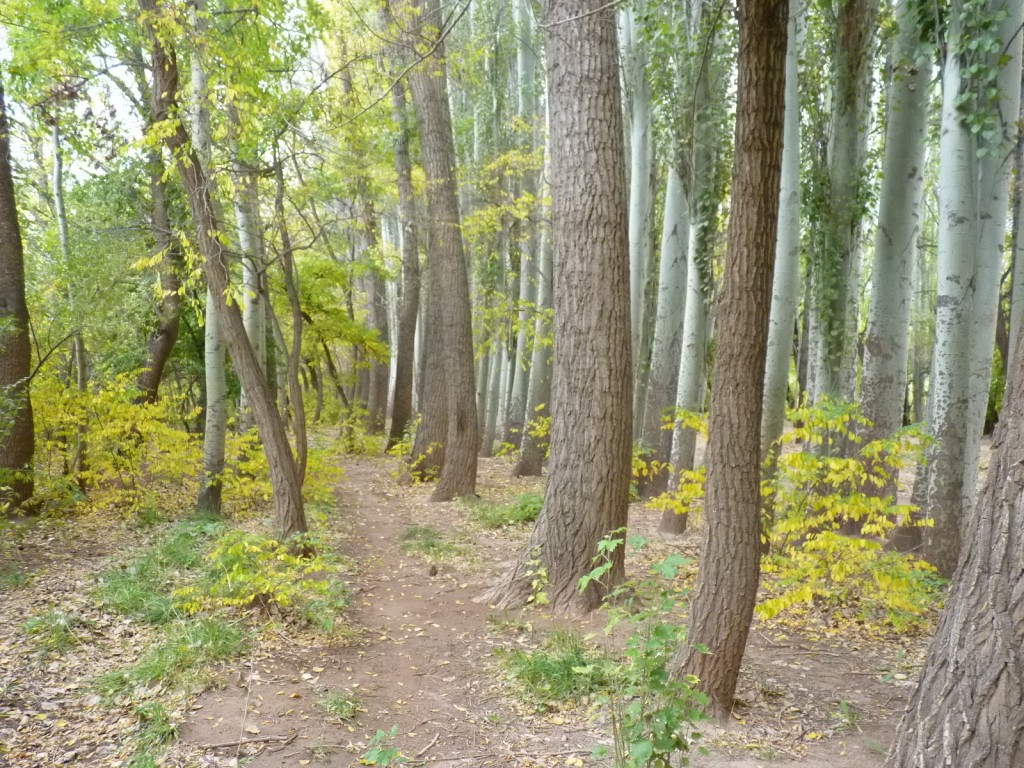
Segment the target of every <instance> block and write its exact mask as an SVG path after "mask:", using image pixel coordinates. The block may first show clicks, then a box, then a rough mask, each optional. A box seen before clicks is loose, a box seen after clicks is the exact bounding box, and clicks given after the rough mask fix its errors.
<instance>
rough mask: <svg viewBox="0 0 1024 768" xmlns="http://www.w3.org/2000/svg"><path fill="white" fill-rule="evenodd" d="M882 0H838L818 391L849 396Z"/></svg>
mask: <svg viewBox="0 0 1024 768" xmlns="http://www.w3.org/2000/svg"><path fill="white" fill-rule="evenodd" d="M877 16H878V0H848V1H847V2H842V3H839V7H838V18H837V20H836V30H835V33H836V43H835V47H836V62H835V68H836V74H835V79H834V82H833V88H832V105H833V106H832V125H831V136H830V139H829V146H828V164H829V184H830V188H829V198H828V201H827V206H828V212H827V216H826V218H825V221H824V226H825V227H826V228H827V229H826V232H825V236H824V243H823V245H824V248H823V249H822V251H821V252H820V254H819V255H818V262H817V264H816V271H815V281H816V282H815V292H816V302H815V309H816V310H817V312H818V314H819V317H818V318H817V319H818V320H819V322H818V324H817V325H818V333H820V334H821V337H820V338H821V344H822V349H821V350H820V353H819V355H818V356H817V363H818V367H817V370H816V371H815V377H814V378H815V393H816V395H817V396H821V395H827V396H829V397H831V398H833V399H837V400H838V399H843V397H844V396H848V395H850V394H851V393H852V391H853V390H852V387H854V386H855V384H856V377H857V369H856V366H855V365H854V366H853V367H852V369H851V366H850V360H851V359H855V357H854V355H855V348H856V344H857V339H856V328H857V321H856V312H857V308H858V306H859V293H858V292H859V274H860V270H859V265H860V253H859V251H860V242H859V233H860V225H861V221H862V219H863V215H864V214H863V210H864V204H863V199H862V198H863V192H862V189H863V178H862V177H863V169H864V160H865V153H866V150H867V134H868V130H867V128H868V126H867V124H868V121H869V119H870V111H869V106H870V103H871V74H872V66H871V52H872V49H873V46H874V30H875V26H876V19H877Z"/></svg>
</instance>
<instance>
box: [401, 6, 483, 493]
mask: <svg viewBox="0 0 1024 768" xmlns="http://www.w3.org/2000/svg"><path fill="white" fill-rule="evenodd" d="M421 9H422V11H423V14H422V17H421V21H420V23H421V25H422V29H421V32H422V31H423V30H426V29H428V28H430V27H433V30H432V31H431V32H429V33H428V40H429V41H430V45H431V49H430V50H431V53H430V55H429V56H427V57H426V59H425V61H424V63H423V64H422V65H421V66H419V67H417V68H416V69H415V70H413V72H411V73H410V75H409V87H410V89H411V91H412V97H413V103H414V104H415V107H416V115H417V117H418V118H419V122H420V127H421V131H420V144H421V146H422V150H423V167H424V170H425V171H426V175H427V181H428V189H427V216H428V219H429V221H430V226H431V233H430V249H429V254H428V257H427V258H428V261H433V262H434V263H435V264H434V267H433V269H435V270H436V272H437V276H438V282H437V286H438V287H439V288H440V287H441V286H443V290H444V295H443V298H442V294H441V293H440V291H431V294H430V295H429V296H428V300H430V301H432V302H441V304H442V306H441V320H442V323H443V325H442V327H441V328H435V329H432V330H431V332H432V333H436V332H438V331H441V332H442V334H443V335H442V337H441V338H442V342H441V345H442V346H443V350H444V351H443V360H444V375H445V379H446V382H445V389H446V391H447V403H448V434H447V439H446V442H445V457H444V466H443V468H442V470H441V480H440V482H439V483H438V485H437V488H435V489H434V493H433V495H432V496H431V499H432V500H434V501H450V500H451V499H454V498H456V497H459V496H469V495H472V494H473V493H474V492H475V490H476V469H477V450H478V449H479V446H480V433H479V428H478V423H477V414H476V389H475V386H474V383H473V325H472V318H471V317H470V300H469V276H468V275H467V274H466V258H465V254H464V252H463V244H462V229H461V226H460V219H459V197H458V188H457V185H456V177H455V141H454V137H453V135H452V118H451V109H450V107H449V104H448V80H447V78H448V74H447V64H446V61H445V52H444V38H443V37H441V34H442V30H443V27H444V18H443V16H442V15H441V9H440V5H439V3H438V0H424V2H423V5H422V6H421ZM432 287H433V286H432ZM435 360H436V358H435Z"/></svg>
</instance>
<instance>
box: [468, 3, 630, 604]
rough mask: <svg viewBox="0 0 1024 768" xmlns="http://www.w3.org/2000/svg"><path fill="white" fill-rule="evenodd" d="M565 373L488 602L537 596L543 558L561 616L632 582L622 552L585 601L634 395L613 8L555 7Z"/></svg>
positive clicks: (619, 497)
mask: <svg viewBox="0 0 1024 768" xmlns="http://www.w3.org/2000/svg"><path fill="white" fill-rule="evenodd" d="M545 10H546V16H547V18H546V21H547V24H546V25H545V27H544V28H545V29H546V30H547V45H548V48H547V51H548V56H549V70H548V77H549V86H550V90H549V98H550V105H551V106H550V114H551V131H550V133H551V139H550V144H549V146H550V147H551V166H552V175H551V200H552V222H553V225H552V231H553V233H554V249H555V251H554V254H555V255H554V261H555V284H556V285H557V287H558V290H557V291H556V292H555V373H554V397H553V403H552V410H553V412H554V413H555V414H556V417H555V421H554V424H553V426H552V433H551V463H550V474H549V479H548V485H547V492H546V493H545V496H544V507H543V509H542V511H541V514H540V517H539V518H538V520H537V524H536V526H535V527H534V529H533V533H532V535H531V537H530V542H529V545H528V546H527V547H526V550H525V551H524V552H523V554H522V555H521V556H520V557H519V559H518V561H517V562H516V564H515V565H514V566H513V567H512V569H511V570H509V571H508V572H507V573H506V574H505V575H504V576H503V577H502V578H501V580H500V581H499V582H498V584H497V585H496V586H495V587H494V589H492V590H491V591H490V592H489V594H488V595H487V598H488V599H489V600H492V601H493V602H495V603H496V604H498V605H499V606H513V605H521V604H522V603H524V602H525V601H526V600H527V599H528V598H529V597H530V593H531V589H532V582H533V581H534V580H535V576H534V575H533V574H534V573H535V572H536V570H537V566H536V564H535V561H536V560H537V559H538V558H539V560H540V563H541V565H540V567H541V568H543V569H545V572H546V574H547V584H546V586H545V587H544V588H543V589H544V592H545V593H546V595H547V597H548V599H549V600H550V603H551V608H552V609H553V610H555V611H558V612H582V611H587V610H590V609H593V608H595V607H596V606H597V605H598V604H599V603H600V601H601V599H602V597H603V596H604V594H606V592H607V590H608V588H609V586H610V585H611V584H613V583H615V582H616V581H618V580H620V579H621V578H622V576H623V574H624V567H623V554H622V548H619V549H618V550H616V552H615V553H614V556H613V557H614V560H613V567H612V569H611V570H610V572H609V573H608V574H607V576H606V579H605V580H604V582H603V583H602V584H593V583H592V584H591V586H590V588H588V589H587V590H586V591H584V592H580V590H579V588H578V583H579V579H580V577H581V576H583V575H584V574H586V573H588V572H589V571H590V569H591V567H592V559H593V558H594V556H595V555H596V553H597V544H598V542H599V541H600V540H601V539H602V538H604V537H605V536H607V535H609V534H610V533H611V532H612V531H617V530H619V529H621V528H622V527H623V526H625V524H626V513H627V509H628V504H629V478H630V443H631V424H630V421H631V413H630V410H631V409H630V394H631V385H632V375H631V357H630V354H629V348H630V347H629V344H630V339H629V334H630V328H629V241H628V237H627V233H628V222H627V218H626V188H625V175H626V174H625V157H624V147H623V134H622V111H621V109H622V108H621V95H620V86H619V61H618V49H617V46H616V41H615V38H616V28H615V17H614V11H613V10H612V8H611V6H609V5H607V4H606V3H604V2H603V0H562V1H561V2H555V1H554V0H549V2H548V3H547V4H546V9H545Z"/></svg>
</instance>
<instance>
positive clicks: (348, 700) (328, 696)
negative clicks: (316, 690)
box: [316, 691, 359, 720]
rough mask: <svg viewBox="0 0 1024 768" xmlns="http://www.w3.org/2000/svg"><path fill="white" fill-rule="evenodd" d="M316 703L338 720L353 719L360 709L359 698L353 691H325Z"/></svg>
mask: <svg viewBox="0 0 1024 768" xmlns="http://www.w3.org/2000/svg"><path fill="white" fill-rule="evenodd" d="M316 703H317V704H318V705H319V706H320V708H321V709H323V710H324V711H325V712H326V713H327V714H329V715H330V716H331V717H333V718H335V719H337V720H352V719H354V718H355V716H356V713H357V712H358V711H359V699H357V698H356V697H355V696H354V695H353V694H352V691H325V692H324V693H322V694H321V695H320V698H318V699H317V701H316Z"/></svg>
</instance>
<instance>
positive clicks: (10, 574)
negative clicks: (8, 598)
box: [0, 568, 30, 589]
mask: <svg viewBox="0 0 1024 768" xmlns="http://www.w3.org/2000/svg"><path fill="white" fill-rule="evenodd" d="M29 580H30V579H29V575H28V574H27V573H25V572H24V571H23V570H21V569H20V568H5V569H3V570H0V589H20V588H21V587H24V586H25V585H26V584H28V582H29Z"/></svg>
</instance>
